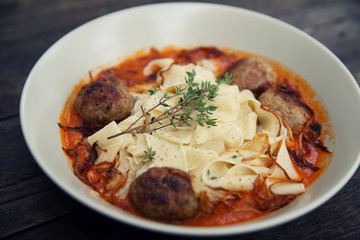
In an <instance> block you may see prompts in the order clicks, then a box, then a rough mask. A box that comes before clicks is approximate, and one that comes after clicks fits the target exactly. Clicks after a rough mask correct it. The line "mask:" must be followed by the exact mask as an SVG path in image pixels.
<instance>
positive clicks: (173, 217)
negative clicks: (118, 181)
mask: <svg viewBox="0 0 360 240" xmlns="http://www.w3.org/2000/svg"><path fill="white" fill-rule="evenodd" d="M129 200H130V203H131V204H132V206H133V207H134V208H135V209H136V210H137V211H138V212H139V213H140V214H141V215H143V216H145V217H148V218H152V219H157V220H163V221H180V220H185V219H190V218H192V217H194V216H195V215H196V214H197V212H198V211H199V203H198V199H197V197H196V196H195V194H194V191H193V189H192V187H191V182H190V176H189V175H188V174H187V173H185V172H184V171H181V170H178V169H174V168H168V167H154V168H150V169H149V170H148V171H146V172H145V173H143V174H142V175H140V176H139V177H137V178H136V179H135V180H134V182H132V183H131V185H130V190H129Z"/></svg>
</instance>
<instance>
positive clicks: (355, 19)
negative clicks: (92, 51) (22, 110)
mask: <svg viewBox="0 0 360 240" xmlns="http://www.w3.org/2000/svg"><path fill="white" fill-rule="evenodd" d="M159 2H163V1H150V0H135V1H117V0H104V1H103V0H87V1H71V0H57V1H47V0H1V1H0V29H1V33H2V34H0V47H1V51H0V69H1V71H0V84H1V85H0V86H1V87H0V99H1V101H0V133H1V138H0V152H1V153H2V156H1V158H0V238H6V239H106V238H109V239H110V238H121V239H130V238H132V239H135V238H141V239H169V236H168V235H164V234H160V233H154V232H149V231H146V230H142V229H138V228H135V227H132V226H129V225H127V224H123V223H119V222H116V221H113V220H112V219H108V218H106V217H104V216H102V215H100V214H98V213H96V212H93V211H92V210H90V209H88V208H86V207H83V206H82V205H81V204H80V203H78V202H76V201H75V200H73V199H72V198H71V197H69V196H67V195H66V194H65V193H64V192H63V191H62V190H60V189H59V188H58V187H57V186H56V185H54V184H53V183H52V182H51V180H50V179H49V178H48V177H47V176H46V175H45V174H44V173H43V172H42V170H41V169H40V168H39V167H38V165H37V164H36V162H35V161H34V159H33V158H32V156H31V153H30V152H29V150H28V148H27V146H26V144H25V141H24V139H23V136H22V132H21V128H20V121H19V102H20V95H21V91H22V88H23V85H24V83H25V80H26V77H27V75H28V74H29V72H30V70H31V68H32V67H33V66H34V64H35V63H36V61H37V59H39V58H40V56H41V55H42V54H43V53H44V52H45V51H46V49H48V48H49V47H50V46H51V45H52V44H53V43H54V42H55V41H56V40H57V39H59V38H60V37H62V36H64V35H65V34H66V33H67V32H69V31H71V30H72V29H74V28H76V27H77V26H79V25H81V24H83V23H85V22H87V21H89V20H92V19H94V18H96V17H99V16H102V15H104V14H107V13H110V12H113V11H117V10H121V9H125V8H129V7H133V6H139V5H143V4H150V3H159ZM203 2H205V1H203ZM206 2H212V3H222V4H226V5H231V6H238V7H243V8H246V9H250V10H254V11H257V12H260V13H264V14H267V15H270V16H273V17H276V18H278V19H280V20H283V21H285V22H287V23H289V24H291V25H293V26H295V27H297V28H299V29H301V30H303V31H305V32H307V33H308V34H310V35H311V36H313V37H314V38H316V39H317V40H319V41H320V42H321V43H323V44H324V45H325V46H327V47H328V48H329V49H330V50H331V51H333V52H334V53H335V54H336V55H337V56H338V57H339V59H340V60H341V61H343V63H344V64H345V65H346V66H347V67H348V69H349V70H350V71H351V73H352V74H353V75H354V76H355V79H356V80H357V82H358V83H359V82H360V44H359V39H360V1H356V0H344V1H336V0H319V1H315V0H293V1H283V0H253V1H251V0H240V1H236V0H227V1H220V0H213V1H206ZM358 199H360V171H359V170H358V171H357V172H356V173H355V175H354V176H353V178H352V179H351V181H350V182H349V183H348V184H347V185H346V186H345V187H344V188H343V189H342V190H341V191H340V192H339V193H338V194H337V195H336V196H335V197H333V198H332V199H330V200H329V201H328V202H326V203H325V204H324V205H322V206H321V207H319V208H318V209H316V210H315V211H313V212H311V213H309V214H307V215H305V216H302V217H300V218H299V219H296V220H294V221H292V222H290V223H287V224H284V225H281V226H278V227H274V228H271V229H267V230H264V231H260V232H257V233H250V234H245V235H237V236H228V237H225V238H221V239H255V238H256V239H280V240H281V239H358V238H359V236H360V204H359V202H358ZM171 239H174V240H176V239H185V237H180V236H171ZM186 239H187V238H186Z"/></svg>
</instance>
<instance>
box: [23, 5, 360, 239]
mask: <svg viewBox="0 0 360 240" xmlns="http://www.w3.org/2000/svg"><path fill="white" fill-rule="evenodd" d="M180 5H181V6H184V5H192V6H193V7H195V6H196V7H210V8H214V7H216V8H221V9H222V10H231V11H236V12H237V13H238V14H246V15H251V16H254V17H257V18H261V19H262V20H266V21H270V22H273V23H276V24H278V25H281V26H282V27H285V28H287V29H289V30H291V31H295V32H296V33H297V34H300V35H302V36H303V37H305V38H307V39H308V40H310V41H311V42H313V43H315V44H316V45H317V46H318V47H320V48H322V50H324V51H325V52H326V53H327V54H328V55H329V56H330V57H332V58H333V59H335V61H336V62H337V64H339V65H340V66H341V68H342V70H343V71H344V73H345V74H347V75H348V76H349V78H350V79H352V84H353V85H354V87H355V88H357V89H358V95H359V96H360V89H359V86H358V85H357V82H356V80H355V79H354V77H353V76H352V75H351V73H350V71H349V70H348V69H347V68H346V67H345V65H344V64H343V63H342V62H341V61H340V60H339V59H338V57H337V56H336V55H335V54H334V53H332V52H331V51H330V50H329V49H328V48H326V47H325V46H324V45H323V44H322V43H320V42H319V41H318V40H316V39H314V38H313V37H311V36H310V35H308V34H306V33H305V32H303V31H301V30H300V29H298V28H296V27H294V26H292V25H290V24H288V23H286V22H284V21H282V20H279V19H276V18H274V17H271V16H268V15H265V14H262V13H259V12H255V11H252V10H248V9H244V8H240V7H235V6H229V5H225V4H218V3H200V2H184V3H180V2H171V3H156V4H146V5H140V6H136V7H131V8H126V9H122V10H118V11H115V12H111V13H108V14H105V15H103V16H100V17H97V18H95V19H93V20H91V21H88V22H86V23H84V24H82V25H80V26H78V27H76V28H75V29H73V30H72V31H70V32H68V33H67V34H65V35H64V36H63V37H61V38H60V39H58V40H57V41H56V42H55V43H54V44H52V45H51V46H50V47H49V48H48V49H47V50H46V51H45V52H44V53H43V55H42V56H41V57H40V58H39V60H38V61H37V62H36V63H35V65H34V66H33V68H32V70H31V71H30V73H29V75H28V77H27V79H26V81H25V84H24V87H23V90H22V93H21V99H20V124H21V129H22V132H23V135H24V138H25V142H26V144H27V146H28V148H29V150H30V152H31V154H32V156H33V157H34V159H35V161H36V162H37V164H38V165H39V167H40V168H41V169H42V170H43V172H45V174H46V175H47V176H48V177H49V178H50V179H51V180H52V181H53V182H54V183H55V184H56V185H57V186H58V187H60V188H61V189H62V190H63V191H64V192H66V193H67V194H68V195H70V196H71V197H72V198H74V199H76V200H77V201H79V202H80V203H82V204H84V205H86V206H87V207H89V208H90V209H92V210H95V211H97V212H99V213H101V214H102V215H105V216H107V217H110V218H112V219H115V220H117V221H120V222H122V223H125V224H129V225H131V226H135V227H139V228H142V229H146V230H151V231H156V232H161V233H168V234H179V235H189V236H220V235H222V236H225V235H233V234H244V233H250V232H254V231H260V230H265V229H268V228H271V227H275V226H278V225H280V224H284V223H286V222H289V221H291V220H294V219H297V218H299V217H301V216H303V215H305V214H307V213H309V212H310V211H312V210H314V209H316V208H318V207H319V206H320V205H322V204H323V203H325V202H326V201H327V200H329V199H330V198H332V197H333V196H334V195H335V194H336V193H337V192H339V191H340V189H341V188H343V187H344V186H345V185H346V183H347V182H348V181H349V180H350V179H351V177H352V176H353V175H354V173H355V172H356V170H357V169H358V167H359V165H360V152H359V154H358V157H357V160H356V161H355V162H354V163H353V165H352V167H351V171H349V172H347V174H346V175H344V176H343V177H342V178H341V181H340V182H338V184H337V185H336V186H334V187H333V188H332V190H331V191H329V192H328V193H327V194H326V195H324V196H322V197H321V198H319V199H317V201H315V202H313V204H312V205H310V206H308V207H306V208H301V209H296V210H295V211H294V213H293V214H292V215H287V216H285V217H282V218H280V219H278V221H276V222H272V221H266V222H265V223H262V222H260V223H258V224H255V225H254V224H252V223H253V222H254V221H256V220H252V221H249V222H247V223H250V224H247V223H240V225H243V226H246V229H244V227H239V226H236V225H239V224H232V225H225V226H218V227H189V226H179V225H172V224H166V223H161V222H156V221H152V220H147V219H144V218H139V217H136V216H133V215H130V214H128V213H125V212H123V211H122V212H123V213H124V214H121V215H122V218H119V217H118V214H114V213H112V212H111V211H109V210H106V209H105V210H104V209H100V208H97V207H95V206H94V204H92V203H91V202H90V201H88V200H86V199H85V200H84V198H83V197H82V196H81V195H80V194H78V192H77V191H76V190H75V189H72V188H69V187H68V186H66V185H65V184H64V183H63V182H61V181H59V180H58V179H57V178H56V177H55V176H54V174H53V173H52V171H51V170H50V168H49V167H48V166H47V165H46V164H44V163H43V162H42V160H41V156H40V154H39V153H38V152H36V151H34V149H35V147H34V146H33V143H32V142H31V141H30V136H29V133H28V130H27V129H26V125H25V122H26V114H25V101H26V99H27V95H28V91H29V85H30V84H31V79H32V78H33V75H34V72H35V71H36V70H37V67H38V65H39V64H40V63H41V62H42V61H45V59H46V56H47V55H48V54H49V52H51V51H52V49H53V48H55V47H57V46H58V45H60V44H61V43H62V41H64V39H66V38H69V37H70V36H71V34H72V33H73V32H76V31H79V30H80V29H82V28H84V27H85V26H87V25H90V24H93V23H94V22H96V21H101V19H103V18H108V17H110V16H113V15H116V14H123V13H124V12H131V11H137V10H138V9H144V8H162V7H173V8H176V7H177V6H180ZM271 215H273V214H271ZM262 219H263V218H262Z"/></svg>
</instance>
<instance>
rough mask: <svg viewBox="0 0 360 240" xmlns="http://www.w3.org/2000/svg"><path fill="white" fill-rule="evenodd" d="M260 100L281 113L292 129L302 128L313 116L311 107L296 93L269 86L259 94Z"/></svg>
mask: <svg viewBox="0 0 360 240" xmlns="http://www.w3.org/2000/svg"><path fill="white" fill-rule="evenodd" d="M259 101H260V102H261V103H263V104H266V105H268V106H269V107H270V108H272V109H274V110H275V112H277V113H278V114H280V115H281V116H282V117H283V119H284V120H285V122H286V123H287V124H288V126H289V127H290V128H291V130H301V129H303V128H304V126H305V124H306V123H307V122H308V121H309V119H310V118H311V116H312V111H311V109H310V108H309V107H308V106H307V105H306V104H304V103H302V102H301V101H300V99H299V98H298V96H296V94H291V92H290V93H289V92H287V91H285V90H281V89H274V88H269V89H268V90H266V91H265V92H263V93H262V94H261V95H260V96H259Z"/></svg>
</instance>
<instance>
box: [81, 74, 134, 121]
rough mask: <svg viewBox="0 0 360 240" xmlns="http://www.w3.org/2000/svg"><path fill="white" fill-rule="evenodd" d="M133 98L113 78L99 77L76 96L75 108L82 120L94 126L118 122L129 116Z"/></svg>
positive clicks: (124, 87) (118, 81) (126, 89)
mask: <svg viewBox="0 0 360 240" xmlns="http://www.w3.org/2000/svg"><path fill="white" fill-rule="evenodd" d="M134 103H135V98H134V97H133V96H132V95H131V94H130V93H129V91H128V88H127V86H126V85H125V84H124V83H123V82H122V81H121V80H119V79H117V78H116V77H114V76H109V77H100V78H98V79H96V80H94V81H92V82H90V83H88V84H86V85H84V86H83V87H82V88H81V89H80V91H79V92H78V94H77V96H76V101H75V108H76V110H77V112H78V113H79V114H80V115H81V116H82V117H83V118H84V120H86V121H88V122H91V123H94V124H107V123H109V122H111V121H120V120H123V119H125V118H126V117H128V116H129V115H130V112H131V109H132V108H133V106H134Z"/></svg>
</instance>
